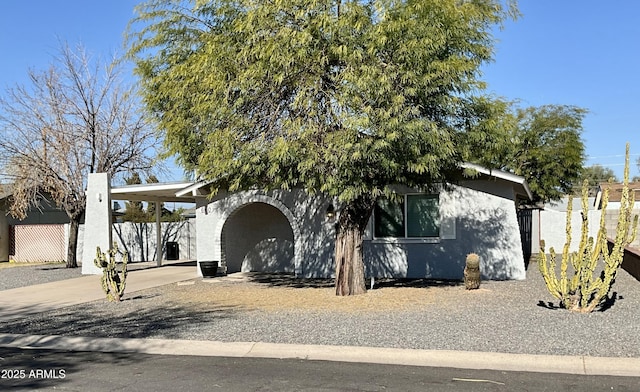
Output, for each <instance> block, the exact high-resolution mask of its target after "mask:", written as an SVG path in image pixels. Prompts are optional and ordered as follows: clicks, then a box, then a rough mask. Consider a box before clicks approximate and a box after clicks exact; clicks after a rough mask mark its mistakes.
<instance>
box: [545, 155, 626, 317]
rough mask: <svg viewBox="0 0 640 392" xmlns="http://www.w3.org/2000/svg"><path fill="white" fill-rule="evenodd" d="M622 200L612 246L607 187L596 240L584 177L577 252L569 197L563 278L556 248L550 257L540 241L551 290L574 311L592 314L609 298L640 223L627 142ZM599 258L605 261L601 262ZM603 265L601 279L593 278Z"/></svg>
mask: <svg viewBox="0 0 640 392" xmlns="http://www.w3.org/2000/svg"><path fill="white" fill-rule="evenodd" d="M623 184H624V186H623V188H622V199H621V201H620V211H619V216H618V224H617V226H616V233H615V238H614V240H613V246H612V247H611V248H609V246H608V243H607V232H606V229H605V213H606V208H607V203H608V199H609V190H608V189H605V191H604V194H603V197H602V211H601V212H602V215H601V218H600V227H599V230H598V234H597V236H596V238H595V240H594V238H593V237H589V236H588V233H589V220H588V218H587V217H588V212H589V206H588V201H587V198H588V194H589V188H588V182H587V181H586V180H585V182H584V184H583V188H582V226H581V236H580V245H579V248H578V251H577V252H573V253H571V252H569V247H570V244H571V212H572V204H573V203H572V202H573V200H572V196H570V197H569V204H568V208H567V223H566V233H567V241H566V243H565V245H564V248H563V251H562V260H561V262H560V279H558V278H557V275H556V253H555V250H554V249H553V248H551V249H550V250H549V251H550V259H549V260H547V255H546V254H545V244H544V241H540V260H539V268H540V272H541V273H542V276H543V277H544V281H545V283H546V285H547V288H548V289H549V292H550V293H551V294H552V295H553V296H554V297H556V298H558V299H559V300H560V302H561V304H562V306H564V307H565V308H566V309H569V310H571V311H576V312H581V313H589V312H592V311H593V310H594V309H595V308H596V307H597V306H598V305H600V303H601V302H602V301H603V300H604V299H605V298H606V296H607V295H608V293H609V290H610V289H611V286H612V285H613V282H614V281H615V278H616V274H617V272H618V268H619V267H620V264H622V259H623V256H624V247H625V246H627V245H628V244H630V243H631V242H632V241H633V240H634V238H635V236H636V230H637V225H638V216H637V215H636V216H635V217H634V219H633V222H632V221H631V215H632V214H631V212H632V209H633V205H634V201H635V198H634V194H633V192H631V191H630V190H629V186H628V184H629V145H628V144H627V152H626V160H625V169H624V180H623ZM600 261H602V262H603V264H602V265H601V264H600ZM569 264H571V265H572V267H573V269H574V275H573V277H572V278H571V279H569V277H568V275H567V270H568V266H569ZM599 266H600V267H601V270H602V271H601V272H600V275H599V277H598V278H595V277H594V274H596V273H597V272H598V271H597V269H598V267H599Z"/></svg>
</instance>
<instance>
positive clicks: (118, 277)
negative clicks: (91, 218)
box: [93, 245, 129, 302]
mask: <svg viewBox="0 0 640 392" xmlns="http://www.w3.org/2000/svg"><path fill="white" fill-rule="evenodd" d="M108 253H109V260H107V256H106V255H105V254H104V253H102V252H101V251H100V247H98V248H97V251H96V258H95V259H94V261H93V262H94V264H95V265H96V266H97V267H98V268H101V269H102V278H100V283H101V285H102V290H104V292H105V294H106V295H107V299H108V300H109V301H110V302H120V300H121V299H122V297H123V296H124V289H125V287H126V280H127V262H128V258H129V257H128V255H127V254H126V253H125V254H124V255H123V257H122V271H121V272H120V273H118V266H117V263H116V255H117V254H118V248H117V247H116V246H115V245H114V247H113V248H111V249H109V252H108Z"/></svg>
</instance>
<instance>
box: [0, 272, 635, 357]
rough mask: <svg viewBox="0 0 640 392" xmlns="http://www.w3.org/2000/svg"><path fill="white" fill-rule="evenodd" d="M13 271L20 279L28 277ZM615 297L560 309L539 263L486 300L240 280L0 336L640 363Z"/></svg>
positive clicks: (625, 286)
mask: <svg viewBox="0 0 640 392" xmlns="http://www.w3.org/2000/svg"><path fill="white" fill-rule="evenodd" d="M12 270H16V271H11V274H14V275H12V279H16V280H19V279H20V278H18V277H17V275H19V274H20V273H21V272H22V271H27V270H26V269H24V270H23V269H22V268H14V269H12ZM5 272H7V271H6V270H0V281H3V280H4V279H5V278H7V277H8V275H7V274H5ZM25 273H26V272H25ZM55 273H58V272H55ZM60 274H63V273H61V272H60ZM0 287H5V286H4V283H3V285H2V286H0ZM611 294H612V297H613V300H612V301H610V303H608V304H607V305H606V306H605V307H604V309H600V310H599V311H596V312H594V313H591V314H575V313H571V312H569V311H567V310H564V309H559V308H558V307H557V305H558V302H557V300H555V299H554V298H553V297H552V296H551V295H550V294H549V293H548V292H547V290H546V288H545V286H544V282H543V280H542V277H541V276H540V273H539V272H538V270H537V265H536V264H532V265H531V267H530V268H529V271H528V277H527V279H526V280H523V281H487V282H482V285H481V286H480V289H479V290H471V291H468V290H465V289H464V285H462V284H460V283H459V282H434V281H426V280H419V281H395V280H389V281H381V282H380V281H379V282H377V284H376V287H375V288H374V289H373V290H369V291H368V293H367V294H365V295H360V296H354V297H336V296H335V294H334V292H333V288H332V282H331V281H329V280H326V281H324V280H295V279H292V278H290V277H286V276H280V275H261V274H256V275H252V274H248V275H246V274H245V275H243V274H240V275H236V276H233V275H231V276H229V277H224V278H215V279H200V278H198V279H193V280H190V281H185V282H180V283H178V284H171V285H167V286H162V287H157V288H154V289H149V290H145V291H139V292H134V293H129V294H127V295H126V298H125V300H124V301H123V302H121V303H108V302H107V301H106V300H100V301H94V302H90V303H85V304H82V305H78V306H73V307H68V308H63V309H59V310H56V311H52V312H47V313H44V314H40V315H38V316H33V317H28V318H23V319H19V320H15V321H11V322H5V323H0V332H3V333H28V334H55V335H67V336H95V337H135V338H164V339H188V340H217V341H227V342H233V341H242V342H247V341H261V342H274V343H295V344H320V345H325V344H328V345H346V346H374V347H395V348H414V349H438V350H467V351H490V352H507V353H527V354H551V355H589V356H605V357H607V356H611V357H640V282H638V281H637V280H636V279H634V278H633V277H632V276H630V275H629V274H627V273H626V272H625V271H624V270H620V272H619V274H618V278H617V280H616V282H615V284H614V286H613V288H612V291H611Z"/></svg>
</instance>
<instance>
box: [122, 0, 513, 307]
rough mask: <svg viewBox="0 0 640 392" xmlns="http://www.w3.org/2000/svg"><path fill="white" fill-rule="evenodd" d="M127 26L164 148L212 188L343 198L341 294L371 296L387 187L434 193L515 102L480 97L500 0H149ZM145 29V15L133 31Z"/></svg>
mask: <svg viewBox="0 0 640 392" xmlns="http://www.w3.org/2000/svg"><path fill="white" fill-rule="evenodd" d="M137 10H138V17H137V18H136V19H135V20H134V21H133V23H132V25H131V30H130V31H129V34H128V36H129V49H130V54H131V55H132V57H134V58H135V59H136V62H137V72H138V73H139V75H140V76H141V80H142V86H143V89H144V99H145V101H146V104H147V106H148V108H149V110H150V111H151V113H153V114H154V115H155V117H156V119H157V120H158V123H159V125H160V127H161V129H163V130H164V131H165V132H166V136H165V142H166V147H168V149H169V151H170V152H173V153H175V154H176V155H177V156H178V159H179V161H180V162H181V163H182V165H183V166H184V167H185V168H187V169H197V171H198V173H199V175H200V176H201V177H202V178H203V179H208V180H210V181H211V182H212V184H213V186H214V192H215V191H217V190H218V189H227V190H230V191H235V190H241V189H247V188H261V189H272V188H284V189H288V188H292V187H298V188H302V189H305V190H306V191H308V192H309V193H322V194H324V195H327V196H331V197H336V198H338V199H339V200H340V201H341V202H342V207H341V209H340V211H339V212H340V213H339V218H338V222H337V237H336V246H335V262H336V292H337V294H338V295H350V294H358V293H361V292H364V291H365V290H366V289H365V283H364V268H363V266H364V264H363V260H362V235H363V231H364V228H365V226H366V223H367V221H368V219H369V217H370V216H371V213H372V211H373V208H374V204H375V200H376V199H377V198H378V197H382V196H386V197H393V196H394V192H393V190H392V185H393V184H404V185H407V186H411V187H417V188H423V189H425V188H428V187H429V186H430V185H431V184H434V183H437V182H442V181H446V180H447V179H449V176H451V175H453V174H454V173H458V169H457V168H458V165H459V163H460V162H461V161H464V160H466V159H468V157H469V156H470V155H471V154H470V152H471V149H472V148H474V149H480V150H485V151H488V150H492V149H494V148H496V147H497V146H498V145H499V144H500V142H499V140H498V139H499V138H500V137H501V132H500V124H501V122H500V121H499V117H500V115H501V114H502V113H503V112H504V111H505V110H506V108H507V105H506V104H503V103H500V102H495V101H494V100H493V99H489V98H487V97H483V96H482V95H479V92H480V91H482V88H483V87H484V85H483V83H482V82H481V81H480V80H479V79H478V76H479V69H480V67H481V65H483V64H484V63H486V62H487V61H489V60H491V58H492V50H493V37H492V29H493V28H494V27H495V25H499V24H500V23H501V22H502V21H503V20H504V19H505V18H507V17H509V16H510V15H512V14H514V13H515V7H514V5H513V4H512V3H511V2H509V3H508V4H506V5H504V4H502V2H500V1H495V0H474V1H464V0H463V1H460V0H399V1H392V0H369V1H357V0H287V1H279V0H276V1H257V0H217V1H195V2H194V1H183V0H154V1H150V2H147V3H145V4H143V5H141V6H139V7H138V9H137ZM138 26H140V27H139V28H138Z"/></svg>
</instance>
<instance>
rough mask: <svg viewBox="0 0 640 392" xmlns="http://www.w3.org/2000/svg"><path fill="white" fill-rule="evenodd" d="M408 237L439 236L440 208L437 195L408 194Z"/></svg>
mask: <svg viewBox="0 0 640 392" xmlns="http://www.w3.org/2000/svg"><path fill="white" fill-rule="evenodd" d="M406 222H407V237H413V238H415V237H418V238H421V237H438V236H439V235H440V229H439V227H440V208H439V205H438V196H437V195H407V215H406Z"/></svg>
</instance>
